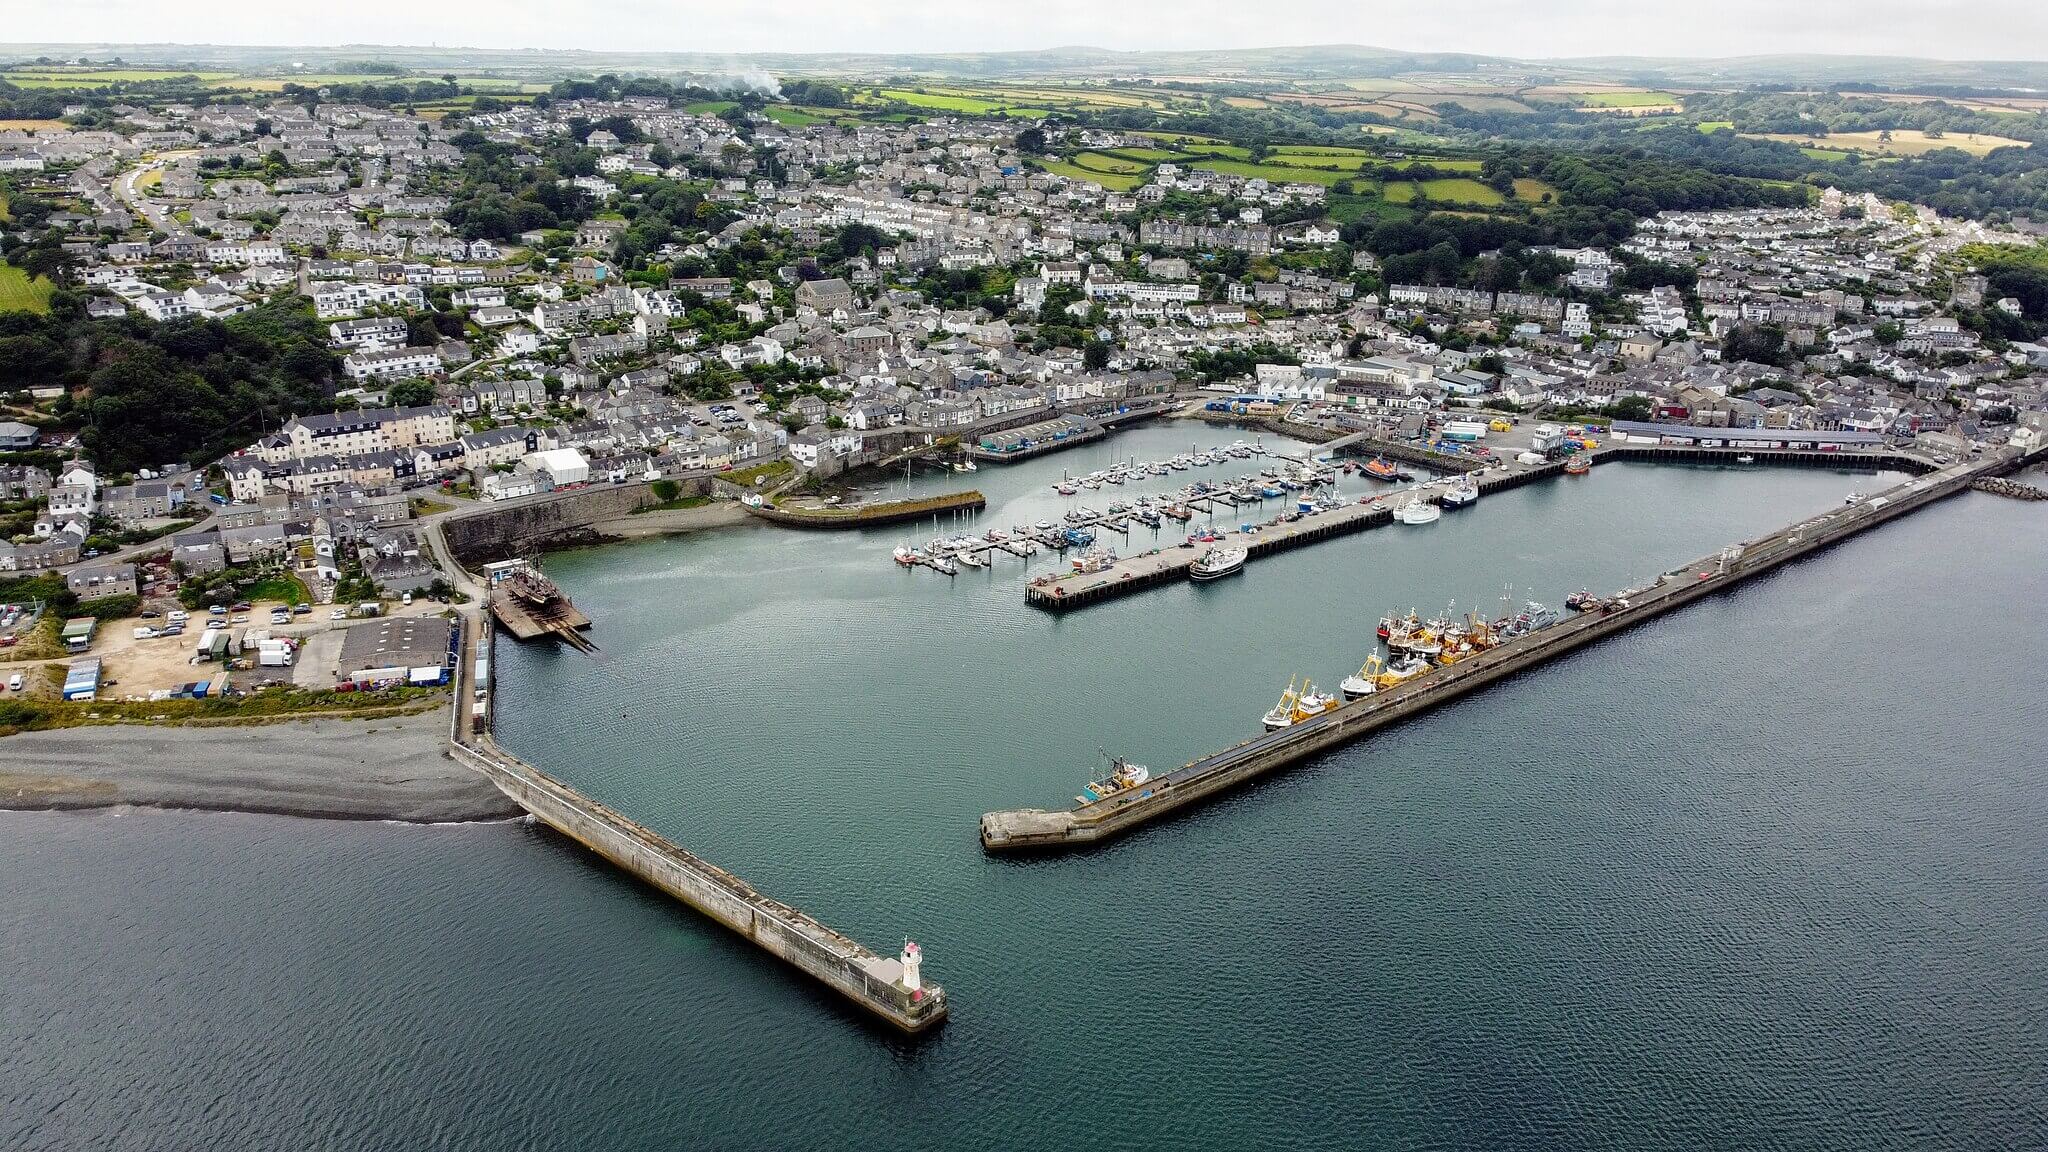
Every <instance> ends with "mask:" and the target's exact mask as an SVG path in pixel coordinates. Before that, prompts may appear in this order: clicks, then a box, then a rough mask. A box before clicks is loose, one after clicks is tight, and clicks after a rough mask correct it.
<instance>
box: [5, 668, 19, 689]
mask: <svg viewBox="0 0 2048 1152" xmlns="http://www.w3.org/2000/svg"><path fill="white" fill-rule="evenodd" d="M7 690H8V691H9V692H19V691H21V673H19V672H16V673H15V674H14V675H12V676H9V677H8V678H7Z"/></svg>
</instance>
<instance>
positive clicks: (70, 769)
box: [0, 709, 524, 824]
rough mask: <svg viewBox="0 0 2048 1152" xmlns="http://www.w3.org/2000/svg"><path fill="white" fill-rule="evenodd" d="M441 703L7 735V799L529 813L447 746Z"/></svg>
mask: <svg viewBox="0 0 2048 1152" xmlns="http://www.w3.org/2000/svg"><path fill="white" fill-rule="evenodd" d="M447 743H448V715H447V712H446V711H445V710H442V709H435V710H434V711H431V712H423V713H419V714H416V715H410V716H387V717H380V718H377V719H365V720H290V721H284V722H281V723H277V724H260V725H252V726H247V727H192V728H171V727H152V726H146V725H131V724H121V725H87V726H84V727H80V728H62V729H57V730H54V731H49V732H23V733H20V734H18V735H14V736H9V737H6V738H5V739H0V808H13V809H51V808H107V807H113V806H116V805H123V804H134V805H142V806H148V807H157V808H201V809H215V810H222V811H236V812H269V813H276V814H280V815H287V816H312V817H323V818H329V819H343V820H406V821H411V822H414V823H422V824H426V823H442V822H447V821H463V820H504V819H509V818H511V817H515V816H519V815H522V814H523V811H524V810H523V809H521V808H520V807H519V806H518V805H517V804H514V803H513V802H512V801H511V800H509V799H507V798H506V797H505V795H504V794H503V793H501V792H499V791H498V789H497V788H496V787H494V786H493V785H492V784H491V783H490V781H488V780H486V779H484V778H483V777H482V776H481V775H479V774H478V773H476V772H475V771H473V770H471V769H469V768H467V767H465V766H463V765H461V764H459V763H457V762H456V761H454V760H452V759H450V758H449V757H448V755H447V751H446V749H447Z"/></svg>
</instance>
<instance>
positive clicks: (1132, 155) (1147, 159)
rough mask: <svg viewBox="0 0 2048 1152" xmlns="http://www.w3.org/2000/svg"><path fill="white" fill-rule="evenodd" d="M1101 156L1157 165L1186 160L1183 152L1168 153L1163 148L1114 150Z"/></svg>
mask: <svg viewBox="0 0 2048 1152" xmlns="http://www.w3.org/2000/svg"><path fill="white" fill-rule="evenodd" d="M1101 155H1104V156H1114V157H1117V158H1118V159H1121V160H1138V161H1142V162H1144V163H1148V164H1157V163H1159V162H1160V161H1162V160H1185V159H1187V153H1185V152H1169V151H1167V150H1166V149H1164V148H1114V149H1111V150H1109V151H1107V152H1103V153H1101Z"/></svg>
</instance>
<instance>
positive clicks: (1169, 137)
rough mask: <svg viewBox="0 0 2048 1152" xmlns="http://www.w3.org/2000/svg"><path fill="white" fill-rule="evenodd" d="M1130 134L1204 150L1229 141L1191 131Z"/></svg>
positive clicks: (1162, 142) (1167, 143)
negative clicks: (1191, 145) (1190, 145)
mask: <svg viewBox="0 0 2048 1152" xmlns="http://www.w3.org/2000/svg"><path fill="white" fill-rule="evenodd" d="M1132 135H1134V136H1143V137H1145V138H1146V139H1148V140H1157V141H1159V142H1160V143H1161V144H1165V145H1168V146H1171V147H1180V146H1181V145H1185V144H1193V145H1197V146H1199V147H1201V148H1202V149H1203V150H1204V151H1207V150H1208V146H1209V145H1211V144H1228V143H1230V141H1228V140H1225V139H1224V138H1223V137H1221V136H1202V135H1198V134H1196V133H1193V132H1134V133H1132Z"/></svg>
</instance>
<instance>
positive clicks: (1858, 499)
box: [1842, 492, 1863, 504]
mask: <svg viewBox="0 0 2048 1152" xmlns="http://www.w3.org/2000/svg"><path fill="white" fill-rule="evenodd" d="M1842 503H1844V504H1861V503H1863V493H1861V492H1851V493H1849V496H1848V498H1847V499H1845V500H1843V501H1842Z"/></svg>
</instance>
